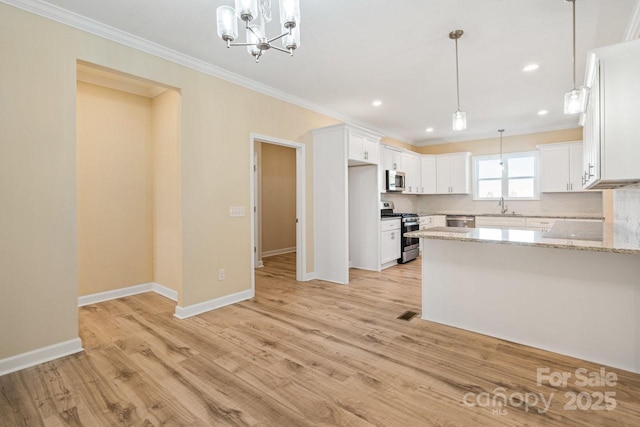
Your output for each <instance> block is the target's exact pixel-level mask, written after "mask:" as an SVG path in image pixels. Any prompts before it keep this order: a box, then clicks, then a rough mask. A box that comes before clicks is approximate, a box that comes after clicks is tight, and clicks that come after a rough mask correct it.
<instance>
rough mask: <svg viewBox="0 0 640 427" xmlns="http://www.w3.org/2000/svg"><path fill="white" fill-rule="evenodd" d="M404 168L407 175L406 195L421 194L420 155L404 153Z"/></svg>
mask: <svg viewBox="0 0 640 427" xmlns="http://www.w3.org/2000/svg"><path fill="white" fill-rule="evenodd" d="M402 166H403V167H404V171H403V172H404V173H405V187H404V188H405V190H404V193H405V194H420V185H421V177H420V156H419V155H418V154H412V153H404V155H403V159H402Z"/></svg>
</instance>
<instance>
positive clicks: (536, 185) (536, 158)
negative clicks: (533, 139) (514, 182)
mask: <svg viewBox="0 0 640 427" xmlns="http://www.w3.org/2000/svg"><path fill="white" fill-rule="evenodd" d="M521 157H533V173H534V175H533V176H522V177H514V178H511V179H531V178H533V197H508V196H505V197H504V200H512V201H518V200H519V201H527V200H540V153H539V152H538V151H537V150H534V151H519V152H515V153H504V154H503V155H502V160H503V162H504V169H503V170H502V177H501V178H483V179H480V178H479V177H478V174H479V168H478V162H480V161H483V160H499V159H500V155H499V154H489V155H484V156H473V159H472V160H473V162H472V163H473V200H474V201H498V200H500V197H479V196H478V188H479V185H478V183H479V182H480V181H497V180H500V181H501V182H502V194H505V195H508V194H509V192H508V190H509V159H517V158H521Z"/></svg>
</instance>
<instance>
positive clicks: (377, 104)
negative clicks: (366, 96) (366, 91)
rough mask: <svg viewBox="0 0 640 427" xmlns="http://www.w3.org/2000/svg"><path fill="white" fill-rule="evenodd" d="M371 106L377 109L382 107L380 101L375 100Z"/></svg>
mask: <svg viewBox="0 0 640 427" xmlns="http://www.w3.org/2000/svg"><path fill="white" fill-rule="evenodd" d="M371 105H373V106H374V107H379V106H381V105H382V101H380V100H378V99H376V100H375V101H373V102H372V103H371Z"/></svg>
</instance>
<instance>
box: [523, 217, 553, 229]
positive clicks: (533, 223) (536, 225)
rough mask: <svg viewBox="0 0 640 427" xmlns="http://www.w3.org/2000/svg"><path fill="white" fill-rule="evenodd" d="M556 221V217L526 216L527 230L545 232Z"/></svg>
mask: <svg viewBox="0 0 640 427" xmlns="http://www.w3.org/2000/svg"><path fill="white" fill-rule="evenodd" d="M556 221H558V219H557V218H527V230H533V231H542V232H547V231H549V230H550V229H551V227H553V224H555V222H556Z"/></svg>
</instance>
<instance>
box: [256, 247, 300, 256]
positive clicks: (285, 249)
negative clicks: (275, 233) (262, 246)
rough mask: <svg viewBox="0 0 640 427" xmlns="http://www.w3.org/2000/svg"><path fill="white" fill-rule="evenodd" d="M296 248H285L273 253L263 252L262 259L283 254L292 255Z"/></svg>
mask: <svg viewBox="0 0 640 427" xmlns="http://www.w3.org/2000/svg"><path fill="white" fill-rule="evenodd" d="M295 251H296V247H295V246H294V247H292V248H283V249H274V250H272V251H266V252H262V258H268V257H270V256H276V255H282V254H290V253H291V252H295Z"/></svg>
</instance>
